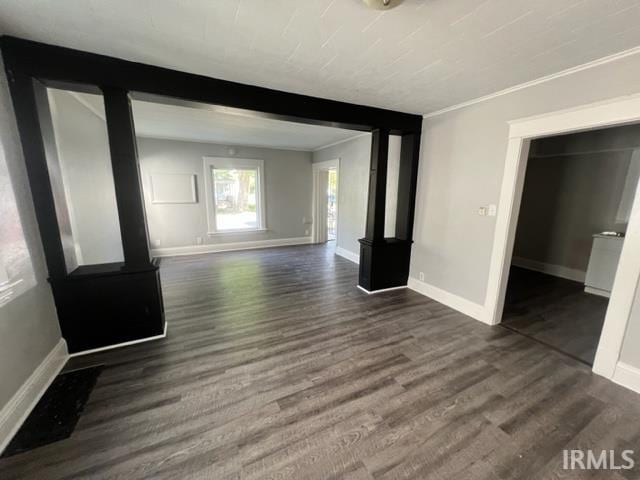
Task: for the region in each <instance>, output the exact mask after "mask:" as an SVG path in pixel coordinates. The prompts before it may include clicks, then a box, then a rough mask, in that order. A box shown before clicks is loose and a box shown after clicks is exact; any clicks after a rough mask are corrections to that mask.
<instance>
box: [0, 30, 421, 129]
mask: <svg viewBox="0 0 640 480" xmlns="http://www.w3.org/2000/svg"><path fill="white" fill-rule="evenodd" d="M0 47H1V48H2V53H3V57H4V61H5V66H6V69H7V71H8V72H9V73H10V72H11V71H12V70H13V69H16V70H17V71H20V72H21V73H22V74H23V75H29V76H32V77H34V78H38V79H40V80H42V81H44V82H47V81H50V82H55V83H62V84H64V83H65V82H69V83H83V84H87V85H98V86H100V87H111V88H120V89H123V90H127V91H131V92H136V91H138V92H144V93H149V94H155V95H164V96H168V97H174V98H180V99H183V100H188V101H194V102H204V103H209V104H215V105H224V106H228V107H233V108H239V109H245V110H250V111H252V112H256V114H258V115H259V116H263V117H267V118H274V119H278V120H286V121H295V122H302V123H309V124H314V125H323V126H330V127H338V128H347V129H352V130H359V131H372V130H373V129H375V128H382V129H385V130H388V131H389V132H390V133H391V134H393V135H402V134H407V133H419V132H420V130H421V128H422V117H421V116H420V115H414V114H408V113H402V112H396V111H392V110H385V109H381V108H374V107H368V106H363V105H356V104H350V103H345V102H338V101H335V100H327V99H323V98H317V97H310V96H307V95H299V94H295V93H288V92H282V91H279V90H272V89H268V88H263V87H256V86H252V85H244V84H241V83H236V82H229V81H226V80H219V79H215V78H210V77H206V76H203V75H195V74H192V73H185V72H179V71H176V70H171V69H168V68H162V67H156V66H152V65H145V64H142V63H136V62H131V61H128V60H121V59H118V58H113V57H108V56H105V55H98V54H94V53H87V52H82V51H79V50H73V49H70V48H64V47H58V46H53V45H47V44H43V43H38V42H33V41H29V40H23V39H19V38H15V37H10V36H4V37H2V38H1V39H0Z"/></svg>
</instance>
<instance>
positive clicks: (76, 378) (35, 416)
mask: <svg viewBox="0 0 640 480" xmlns="http://www.w3.org/2000/svg"><path fill="white" fill-rule="evenodd" d="M101 371H102V367H91V368H84V369H82V370H75V371H72V372H68V373H63V374H62V375H58V377H57V378H56V379H55V380H54V381H53V383H52V384H51V385H50V386H49V388H48V389H47V391H46V392H45V394H44V396H43V397H42V398H41V399H40V401H39V402H38V404H37V405H36V407H35V408H34V409H33V411H32V412H31V414H30V415H29V417H28V418H27V420H26V421H25V422H24V423H23V424H22V427H20V430H18V433H17V434H16V435H15V437H13V440H11V443H9V445H8V446H7V448H6V449H5V451H4V452H3V454H2V457H10V456H11V455H15V454H17V453H22V452H26V451H27V450H33V449H34V448H37V447H41V446H43V445H48V444H49V443H53V442H57V441H59V440H64V439H65V438H69V437H70V436H71V434H72V433H73V430H74V429H75V428H76V423H78V419H79V418H80V415H81V414H82V410H84V406H85V404H86V403H87V400H88V399H89V395H90V394H91V391H92V390H93V387H94V386H95V384H96V380H97V379H98V375H100V372H101Z"/></svg>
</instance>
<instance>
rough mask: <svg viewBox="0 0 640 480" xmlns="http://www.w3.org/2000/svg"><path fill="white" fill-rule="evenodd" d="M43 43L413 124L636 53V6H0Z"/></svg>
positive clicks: (90, 2) (188, 1) (283, 0)
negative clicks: (396, 113) (414, 116)
mask: <svg viewBox="0 0 640 480" xmlns="http://www.w3.org/2000/svg"><path fill="white" fill-rule="evenodd" d="M0 30H1V31H3V32H4V33H7V34H12V35H15V36H19V37H24V38H30V39H34V40H39V41H43V42H47V43H54V44H59V45H63V46H68V47H73V48H78V49H82V50H87V51H92V52H97V53H103V54H107V55H112V56H115V57H120V58H125V59H129V60H135V61H140V62H144V63H149V64H155V65H160V66H165V67H170V68H174V69H178V70H183V71H188V72H195V73H200V74H204V75H209V76H212V77H218V78H223V79H228V80H235V81H239V82H243V83H248V84H254V85H261V86H267V87H271V88H276V89H280V90H286V91H291V92H298V93H305V94H308V95H314V96H318V97H325V98H333V99H338V100H344V101H349V102H355V103H360V104H366V105H374V106H380V107H386V108H391V109H395V110H400V111H406V112H414V113H429V112H432V111H435V110H439V109H442V108H445V107H448V106H451V105H455V104H458V103H461V102H464V101H468V100H471V99H474V98H477V97H480V96H483V95H487V94H490V93H493V92H496V91H499V90H501V89H504V88H507V87H510V86H513V85H516V84H520V83H523V82H527V81H530V80H533V79H536V78H539V77H542V76H545V75H548V74H551V73H555V72H558V71H561V70H564V69H567V68H570V67H574V66H577V65H581V64H583V63H586V62H589V61H592V60H595V59H598V58H602V57H604V56H607V55H611V54H613V53H617V52H620V51H623V50H626V49H629V48H632V47H636V46H638V45H639V44H640V2H639V1H638V0H406V1H405V2H404V3H403V4H402V5H400V6H399V7H397V8H395V9H393V10H389V11H385V12H380V11H376V10H371V9H368V8H366V7H365V6H364V5H363V3H362V1H361V0H182V1H179V0H172V1H170V0H164V1H158V0H144V1H143V0H135V1H132V0H110V1H108V2H107V1H104V0H0Z"/></svg>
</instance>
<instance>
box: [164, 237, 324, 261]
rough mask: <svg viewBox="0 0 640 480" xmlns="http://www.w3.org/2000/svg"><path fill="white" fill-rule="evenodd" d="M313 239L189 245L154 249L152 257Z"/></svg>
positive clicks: (286, 244) (221, 250)
mask: <svg viewBox="0 0 640 480" xmlns="http://www.w3.org/2000/svg"><path fill="white" fill-rule="evenodd" d="M308 243H312V242H311V237H293V238H277V239H274V240H252V241H248V242H234V243H218V244H208V245H189V246H186V247H167V248H154V249H152V250H151V256H152V257H176V256H181V255H197V254H201V253H216V252H232V251H236V250H253V249H256V248H271V247H286V246H291V245H305V244H308Z"/></svg>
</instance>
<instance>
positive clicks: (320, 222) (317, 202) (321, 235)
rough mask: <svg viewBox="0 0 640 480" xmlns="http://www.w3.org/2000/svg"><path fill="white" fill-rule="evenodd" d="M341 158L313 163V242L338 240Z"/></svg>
mask: <svg viewBox="0 0 640 480" xmlns="http://www.w3.org/2000/svg"><path fill="white" fill-rule="evenodd" d="M339 170H340V160H339V159H335V160H328V161H325V162H317V163H314V164H313V211H314V221H313V236H312V237H313V243H325V242H335V243H334V244H337V240H338V192H339Z"/></svg>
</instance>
